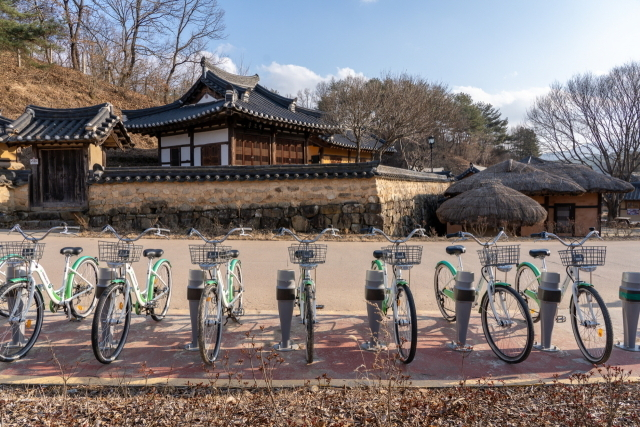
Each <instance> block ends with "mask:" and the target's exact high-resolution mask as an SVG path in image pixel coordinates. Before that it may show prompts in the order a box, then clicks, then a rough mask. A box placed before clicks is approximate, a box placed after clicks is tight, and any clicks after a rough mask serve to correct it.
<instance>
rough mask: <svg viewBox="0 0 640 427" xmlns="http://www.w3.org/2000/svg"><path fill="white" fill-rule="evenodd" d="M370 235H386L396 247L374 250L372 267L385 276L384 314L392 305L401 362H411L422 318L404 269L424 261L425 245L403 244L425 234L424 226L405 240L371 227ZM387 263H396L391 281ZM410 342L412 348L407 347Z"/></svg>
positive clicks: (409, 268)
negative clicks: (418, 314)
mask: <svg viewBox="0 0 640 427" xmlns="http://www.w3.org/2000/svg"><path fill="white" fill-rule="evenodd" d="M367 230H368V235H369V236H374V235H375V234H376V233H378V234H381V235H383V236H384V237H385V238H386V239H387V240H388V241H389V242H390V243H392V244H393V246H387V247H384V248H382V249H381V250H376V251H373V257H374V258H375V260H373V261H372V262H371V269H372V270H381V271H382V272H383V277H384V288H385V290H384V291H385V294H384V295H385V296H384V301H383V302H382V314H383V315H384V316H386V315H387V311H388V310H389V307H391V309H392V313H393V336H394V339H395V343H396V347H397V349H398V355H399V359H400V361H402V362H403V363H411V361H413V359H414V357H415V356H416V347H417V344H418V318H417V314H416V305H415V302H414V300H413V294H412V293H411V288H409V280H405V279H404V278H403V277H402V271H403V270H409V271H410V270H411V268H412V267H413V266H414V265H418V264H420V262H421V260H422V246H414V245H411V246H409V245H406V244H405V245H402V243H405V242H407V241H409V240H410V239H411V238H412V237H413V236H414V235H415V234H417V235H418V236H420V237H424V236H425V233H424V229H423V228H416V229H415V230H413V231H412V232H411V233H409V235H408V236H407V237H406V238H404V239H397V240H394V239H391V238H390V237H389V236H387V234H385V232H384V231H382V230H380V229H377V228H373V227H371V228H369V229H367ZM387 264H389V265H392V266H393V276H394V278H395V279H394V280H393V282H392V284H391V285H390V284H389V280H388V278H387V277H388V275H387ZM405 344H408V347H405Z"/></svg>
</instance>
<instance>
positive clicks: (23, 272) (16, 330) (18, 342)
mask: <svg viewBox="0 0 640 427" xmlns="http://www.w3.org/2000/svg"><path fill="white" fill-rule="evenodd" d="M18 277H27V269H26V268H25V267H14V266H12V265H9V266H8V267H7V283H8V281H9V279H16V278H18ZM16 296H17V295H15V293H14V295H13V296H9V297H8V298H7V300H8V303H9V304H8V305H9V309H10V310H13V309H14V308H15V306H16V304H17V305H18V307H17V310H16V313H22V312H23V311H24V308H25V305H26V304H27V301H25V297H24V296H21V298H17V297H16ZM24 332H25V324H24V322H12V324H11V344H10V345H11V346H15V347H23V346H24V345H25V344H26V343H27V339H26V338H25V336H24Z"/></svg>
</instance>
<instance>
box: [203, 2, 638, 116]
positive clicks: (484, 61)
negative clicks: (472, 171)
mask: <svg viewBox="0 0 640 427" xmlns="http://www.w3.org/2000/svg"><path fill="white" fill-rule="evenodd" d="M218 1H219V4H220V6H221V7H222V8H223V9H224V10H225V11H226V17H225V22H226V25H227V34H228V37H227V38H226V39H225V40H223V41H217V42H214V43H212V45H211V46H209V50H211V51H217V52H219V53H222V54H224V55H226V56H228V58H229V60H230V61H229V62H228V64H227V65H226V68H228V69H229V70H230V71H234V67H237V66H238V65H239V64H240V63H242V64H243V65H244V66H245V67H246V66H247V65H248V66H249V72H250V73H251V74H253V73H258V74H259V75H260V77H261V83H262V84H263V85H265V86H267V87H270V88H274V89H277V90H278V91H280V92H281V93H283V94H287V93H291V94H295V93H296V92H297V91H298V89H303V88H305V87H309V88H313V87H315V85H316V84H317V83H318V82H319V81H322V80H324V79H328V78H330V77H331V76H335V77H342V76H344V75H347V74H354V73H355V74H363V75H365V76H367V77H376V76H379V75H380V73H381V72H383V71H392V72H408V73H411V74H419V75H421V76H423V77H425V78H426V79H428V80H430V81H435V82H441V83H445V84H447V85H448V86H449V87H450V88H451V89H452V90H454V91H465V92H467V93H470V94H471V95H472V96H473V98H474V99H475V100H478V101H484V102H490V103H492V104H493V105H495V106H497V107H499V108H500V109H501V111H502V112H503V115H504V116H507V117H509V121H510V123H511V124H517V123H520V122H522V121H523V120H524V114H525V111H526V109H527V108H528V107H529V106H530V105H531V102H532V101H533V100H534V99H535V97H536V96H539V95H542V94H544V93H545V92H546V90H547V88H548V86H549V85H550V84H551V83H552V82H554V81H556V80H559V81H561V82H564V81H566V80H567V79H568V78H570V77H571V76H573V75H574V74H577V73H584V72H593V73H596V74H602V73H606V72H607V71H608V70H610V69H611V68H612V67H614V66H616V65H622V64H624V63H626V62H629V61H632V60H636V61H640V0H607V1H593V0H581V1H576V0H556V1H547V0H538V1H533V2H531V1H530V2H524V1H520V0H511V1H498V0H485V1H482V2H481V1H474V2H472V1H456V0H448V1H447V0H440V1H432V0H422V1H420V0H368V1H365V0H218Z"/></svg>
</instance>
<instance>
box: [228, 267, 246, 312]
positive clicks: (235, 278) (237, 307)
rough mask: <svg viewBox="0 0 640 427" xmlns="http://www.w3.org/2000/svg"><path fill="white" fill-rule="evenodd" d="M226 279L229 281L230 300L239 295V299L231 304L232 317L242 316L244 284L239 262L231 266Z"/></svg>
mask: <svg viewBox="0 0 640 427" xmlns="http://www.w3.org/2000/svg"><path fill="white" fill-rule="evenodd" d="M228 279H229V281H231V284H230V285H231V286H230V288H231V289H230V295H231V296H232V298H235V297H236V296H237V295H240V298H238V299H237V300H236V302H234V303H233V306H232V307H231V312H232V313H233V315H234V316H242V315H243V314H244V301H243V299H244V282H243V281H242V265H240V261H238V262H237V263H236V264H235V265H234V266H233V270H232V271H231V273H230V277H229V278H228Z"/></svg>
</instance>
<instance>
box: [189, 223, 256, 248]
mask: <svg viewBox="0 0 640 427" xmlns="http://www.w3.org/2000/svg"><path fill="white" fill-rule="evenodd" d="M252 230H253V229H252V228H247V227H242V226H240V227H238V228H234V229H232V230H230V231H229V232H228V233H227V234H226V235H225V236H224V237H223V238H222V239H219V240H207V238H206V237H204V236H203V235H202V233H200V232H199V231H198V230H196V229H195V228H190V229H188V230H187V236H193V235H194V234H195V235H196V236H198V237H200V238H201V239H202V240H204V242H205V243H212V244H214V245H216V244H218V243H222V242H224V241H225V240H227V238H228V237H229V236H231V235H232V234H233V233H235V232H236V231H240V236H251V234H245V231H252Z"/></svg>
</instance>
